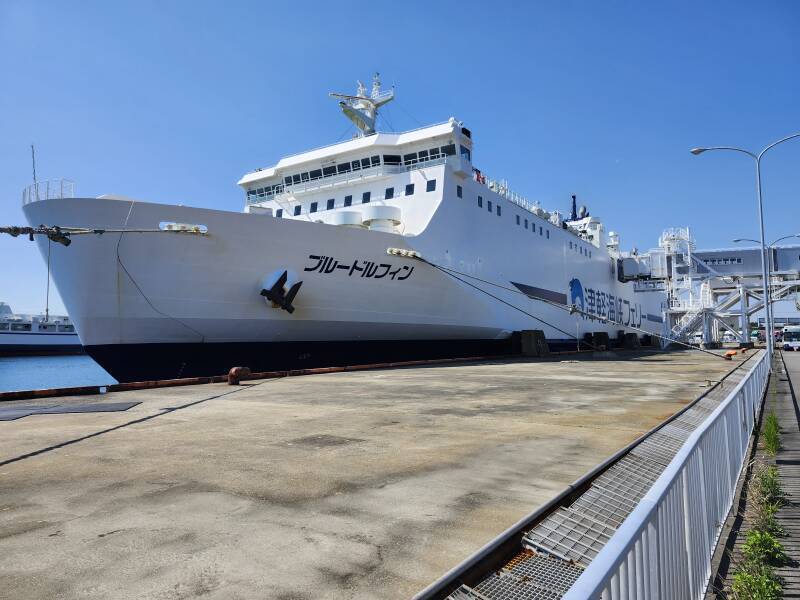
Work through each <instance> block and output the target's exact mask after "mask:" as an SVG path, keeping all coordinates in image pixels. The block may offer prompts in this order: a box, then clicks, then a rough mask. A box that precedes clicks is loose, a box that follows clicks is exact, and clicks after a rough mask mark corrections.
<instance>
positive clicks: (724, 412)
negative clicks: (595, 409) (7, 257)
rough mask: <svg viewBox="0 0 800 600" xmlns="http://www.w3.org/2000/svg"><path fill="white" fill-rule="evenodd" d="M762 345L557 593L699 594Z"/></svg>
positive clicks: (758, 388) (606, 598) (762, 379)
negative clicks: (756, 356) (597, 549)
mask: <svg viewBox="0 0 800 600" xmlns="http://www.w3.org/2000/svg"><path fill="white" fill-rule="evenodd" d="M769 368H770V364H769V356H768V355H767V353H766V352H765V353H763V354H762V356H761V357H760V358H759V359H758V362H757V363H756V365H755V366H754V367H753V368H752V369H751V370H750V372H749V373H748V374H747V376H746V377H745V378H744V379H742V381H740V382H739V384H738V385H737V386H736V387H735V388H734V389H733V391H731V393H730V394H729V395H728V396H727V397H726V398H725V400H723V401H722V402H721V403H720V404H719V406H718V407H717V408H716V409H715V410H714V412H713V413H711V415H709V417H708V418H707V419H706V420H705V421H703V423H702V424H700V425H699V426H698V427H697V429H695V430H694V431H693V432H692V434H691V435H690V436H689V437H688V439H687V440H686V442H685V443H684V444H683V445H682V447H681V448H680V450H679V451H678V453H677V454H676V455H675V457H674V458H673V460H672V461H671V462H670V463H669V465H668V466H667V468H666V469H665V470H664V472H663V473H662V474H661V476H660V477H659V478H658V479H657V480H656V482H655V483H654V484H653V487H652V488H650V490H649V491H648V492H647V493H646V494H645V496H644V497H643V498H642V499H641V501H640V502H639V504H638V505H637V507H636V508H635V509H634V510H633V512H631V514H630V515H629V516H628V517H627V518H626V519H625V521H624V522H623V523H622V525H621V526H620V527H619V529H618V530H617V531H616V533H614V535H612V536H611V538H610V539H609V540H608V542H607V543H606V544H605V546H604V547H603V548H602V550H601V551H600V552H599V553H598V554H597V556H596V557H595V558H594V560H592V561H591V563H590V564H589V565H588V566H587V568H586V570H585V571H584V572H583V573H582V574H581V576H580V577H579V578H578V580H577V581H576V582H575V583H574V585H573V586H572V587H571V588H570V589H569V591H568V592H567V593H566V594H565V595H564V598H565V600H585V599H586V598H603V600H617V599H622V598H701V597H702V596H703V595H704V593H705V590H706V585H707V583H708V580H709V576H710V574H711V556H712V554H713V552H714V549H715V547H716V545H717V541H718V539H719V535H720V532H721V530H722V525H723V523H724V522H725V518H726V515H727V514H728V511H729V510H730V508H731V505H732V503H733V496H734V493H735V490H736V483H737V481H738V479H739V475H740V473H741V471H742V468H743V467H744V462H745V457H746V452H747V446H748V442H749V438H750V434H751V432H752V431H753V427H754V425H755V421H756V416H757V412H758V408H759V406H760V404H761V398H762V397H763V394H764V390H765V389H766V384H767V378H768V376H769Z"/></svg>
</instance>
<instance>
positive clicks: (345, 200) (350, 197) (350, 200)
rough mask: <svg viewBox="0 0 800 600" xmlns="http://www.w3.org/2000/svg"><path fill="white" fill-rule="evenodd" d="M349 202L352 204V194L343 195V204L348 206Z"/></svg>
mask: <svg viewBox="0 0 800 600" xmlns="http://www.w3.org/2000/svg"><path fill="white" fill-rule="evenodd" d="M351 204H353V197H352V196H345V197H344V205H345V206H350V205H351Z"/></svg>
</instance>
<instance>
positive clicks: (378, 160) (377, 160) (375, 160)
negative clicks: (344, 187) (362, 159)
mask: <svg viewBox="0 0 800 600" xmlns="http://www.w3.org/2000/svg"><path fill="white" fill-rule="evenodd" d="M370 161H372V166H373V167H377V166H378V165H379V164H381V157H380V156H372V157H370Z"/></svg>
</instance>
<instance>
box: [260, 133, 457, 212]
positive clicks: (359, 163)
mask: <svg viewBox="0 0 800 600" xmlns="http://www.w3.org/2000/svg"><path fill="white" fill-rule="evenodd" d="M455 153H456V147H455V144H448V145H446V146H440V147H438V148H431V149H429V150H420V151H419V152H412V153H410V154H403V155H400V154H384V155H382V156H381V155H375V156H370V157H369V158H361V159H356V160H352V161H347V162H343V163H339V164H336V165H329V166H327V167H322V168H320V169H312V170H310V171H303V172H302V173H295V174H293V175H286V176H285V177H284V178H283V183H275V184H273V185H268V186H264V187H260V188H256V189H254V190H248V191H247V199H248V200H250V201H251V202H256V201H259V200H264V199H266V198H267V197H270V196H274V195H275V194H280V193H281V192H283V190H284V189H285V188H286V187H289V186H293V185H297V184H300V183H305V182H307V181H316V180H317V179H324V178H326V177H333V176H334V175H340V174H342V173H351V172H353V171H362V170H364V169H370V168H372V167H378V166H380V165H381V164H384V165H390V166H392V165H414V164H417V163H421V162H426V161H429V160H435V159H437V158H443V157H445V156H454V155H455Z"/></svg>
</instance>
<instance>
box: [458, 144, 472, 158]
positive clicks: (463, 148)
mask: <svg viewBox="0 0 800 600" xmlns="http://www.w3.org/2000/svg"><path fill="white" fill-rule="evenodd" d="M461 158H463V159H464V160H466V161H467V162H472V152H470V150H469V148H467V147H466V146H461Z"/></svg>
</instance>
